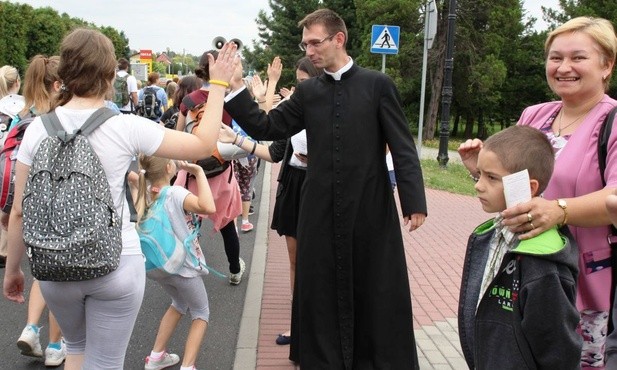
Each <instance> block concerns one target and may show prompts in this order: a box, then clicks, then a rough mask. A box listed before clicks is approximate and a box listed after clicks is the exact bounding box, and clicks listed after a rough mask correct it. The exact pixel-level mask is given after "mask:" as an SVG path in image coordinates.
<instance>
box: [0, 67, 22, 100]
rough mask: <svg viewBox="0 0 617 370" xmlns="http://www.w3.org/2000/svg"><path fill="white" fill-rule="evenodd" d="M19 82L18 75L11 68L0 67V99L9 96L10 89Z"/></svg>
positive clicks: (14, 69) (15, 70)
mask: <svg viewBox="0 0 617 370" xmlns="http://www.w3.org/2000/svg"><path fill="white" fill-rule="evenodd" d="M17 82H19V73H18V72H17V68H15V67H13V66H2V67H0V98H4V97H5V96H7V95H9V93H10V91H11V89H12V88H13V86H15V84H16V83H17Z"/></svg>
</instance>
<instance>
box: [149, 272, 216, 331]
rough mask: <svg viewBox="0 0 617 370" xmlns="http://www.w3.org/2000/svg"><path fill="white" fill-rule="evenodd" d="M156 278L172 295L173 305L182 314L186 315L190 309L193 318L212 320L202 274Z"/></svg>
mask: <svg viewBox="0 0 617 370" xmlns="http://www.w3.org/2000/svg"><path fill="white" fill-rule="evenodd" d="M155 280H156V282H157V283H158V284H159V285H160V286H161V287H162V288H163V289H164V290H165V291H166V292H167V294H169V296H171V305H172V306H173V308H175V309H176V311H178V312H179V313H180V314H182V315H185V314H186V312H187V311H189V312H190V313H191V319H192V320H195V319H202V320H204V321H206V322H208V321H209V320H210V306H209V304H208V293H207V292H206V286H205V285H204V281H203V280H202V279H201V276H196V277H192V278H185V277H182V276H179V275H170V276H167V277H164V278H157V279H155Z"/></svg>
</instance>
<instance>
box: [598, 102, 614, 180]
mask: <svg viewBox="0 0 617 370" xmlns="http://www.w3.org/2000/svg"><path fill="white" fill-rule="evenodd" d="M615 115H617V107H614V108H613V109H611V110H610V112H608V114H607V115H606V118H605V119H604V122H602V127H601V128H600V133H599V134H598V162H599V166H600V177H601V179H602V185H603V186H605V185H606V179H605V178H604V170H606V157H607V156H608V140H609V139H610V137H611V132H612V130H613V124H614V122H615Z"/></svg>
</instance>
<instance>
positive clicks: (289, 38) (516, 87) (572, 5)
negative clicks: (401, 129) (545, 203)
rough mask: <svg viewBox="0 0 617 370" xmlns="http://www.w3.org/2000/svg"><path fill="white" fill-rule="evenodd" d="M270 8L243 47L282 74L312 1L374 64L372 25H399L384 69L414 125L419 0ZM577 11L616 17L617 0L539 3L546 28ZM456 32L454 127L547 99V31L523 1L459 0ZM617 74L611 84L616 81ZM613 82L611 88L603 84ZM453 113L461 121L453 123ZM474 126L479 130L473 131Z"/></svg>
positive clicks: (439, 49) (483, 128) (434, 71)
mask: <svg viewBox="0 0 617 370" xmlns="http://www.w3.org/2000/svg"><path fill="white" fill-rule="evenodd" d="M269 4H270V11H271V14H270V15H268V13H266V12H265V11H263V10H262V11H261V12H260V13H259V16H258V18H257V20H256V21H257V23H258V25H259V31H260V33H259V36H260V40H259V41H256V42H254V43H253V48H252V50H247V51H246V52H245V56H246V57H247V58H246V59H247V62H248V63H247V64H248V65H249V68H253V69H256V70H258V71H263V70H265V68H266V66H267V63H268V62H270V61H271V60H272V57H274V55H280V56H281V57H282V58H283V61H284V66H285V67H286V72H285V74H284V76H285V77H284V79H283V81H284V82H283V83H284V84H287V83H288V82H289V81H291V79H292V78H291V75H292V71H291V68H289V67H290V66H293V62H294V61H295V59H296V58H297V57H299V56H301V53H299V51H298V50H297V47H296V44H297V43H298V41H299V40H300V39H301V37H302V34H301V30H299V29H298V28H297V22H298V21H299V20H300V19H302V18H303V17H304V16H305V15H306V14H308V13H310V12H312V11H313V10H314V9H316V8H317V7H318V6H319V7H328V8H331V9H333V10H334V11H336V12H337V13H339V14H340V15H341V16H342V17H343V19H345V21H346V24H347V27H348V31H349V41H348V45H347V50H348V53H349V54H350V55H351V56H352V57H353V58H354V61H355V62H356V63H358V64H359V65H361V66H364V67H367V68H372V69H376V70H379V69H381V62H382V56H381V55H377V54H371V53H370V50H369V49H370V37H371V28H372V25H376V24H377V25H397V26H400V29H401V33H400V40H399V45H398V47H399V53H398V54H397V55H388V56H387V59H386V73H387V74H388V75H389V76H390V77H391V78H392V79H393V80H394V82H395V83H396V85H397V87H398V89H399V92H400V96H401V101H402V104H403V108H404V109H405V112H406V114H407V117H408V119H409V121H410V129H412V130H413V129H414V128H415V127H416V122H417V118H418V117H419V113H418V112H419V110H420V108H421V107H420V104H419V100H420V99H419V98H420V94H421V91H420V88H421V83H422V81H421V77H422V76H421V72H422V57H423V43H424V34H423V33H424V13H425V7H426V5H427V1H426V0H355V1H352V0H322V1H317V0H310V1H308V2H302V3H300V2H296V1H291V0H270V3H269ZM449 5H450V1H449V0H437V1H436V7H437V11H438V21H437V23H438V26H437V34H436V35H435V39H434V42H433V48H432V49H431V50H430V51H429V54H428V80H427V91H426V94H427V106H426V107H425V108H426V111H427V114H425V122H424V123H423V124H424V135H423V136H424V137H425V138H428V139H430V138H433V137H434V135H435V133H436V132H437V124H438V118H439V114H438V113H439V110H440V108H441V107H440V104H441V95H442V90H443V80H444V57H445V52H446V45H447V37H448V35H447V29H448V12H449V9H448V7H449ZM580 15H589V16H599V17H603V18H606V19H610V20H614V19H617V2H615V1H607V0H560V7H559V9H544V17H543V18H544V19H545V20H547V21H548V22H549V23H550V24H552V26H553V27H555V26H556V25H557V24H561V23H563V22H564V21H566V20H568V19H570V18H572V17H575V16H580ZM455 22H456V27H455V29H456V32H455V35H454V37H455V39H454V45H455V47H454V73H453V100H452V105H451V113H452V116H453V120H452V122H454V123H455V124H456V125H455V127H454V129H453V130H452V132H453V134H457V135H463V136H467V137H470V136H476V135H479V136H486V135H489V134H491V133H492V131H495V130H498V129H501V128H503V127H506V126H508V125H511V124H513V123H514V122H516V121H517V120H518V117H519V116H520V113H521V111H522V110H523V109H524V108H525V107H526V106H529V105H532V104H536V103H539V102H542V101H547V100H551V99H553V98H554V97H553V96H552V93H551V92H550V90H549V89H548V86H547V84H546V79H545V73H544V50H543V48H544V40H545V38H546V33H547V32H546V31H540V32H539V31H536V30H535V29H534V23H535V19H533V18H529V17H527V16H526V14H524V10H523V1H522V0H501V1H493V0H458V1H457V8H456V17H455ZM616 84H617V79H614V80H613V85H614V86H617V85H616ZM613 91H617V89H614V88H613V89H611V92H613ZM459 122H461V124H462V125H464V127H463V128H464V129H463V130H459V127H458V126H457V125H458V123H459ZM476 127H478V131H476V132H474V130H475V128H476Z"/></svg>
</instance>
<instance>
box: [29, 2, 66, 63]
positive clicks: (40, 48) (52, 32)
mask: <svg viewBox="0 0 617 370" xmlns="http://www.w3.org/2000/svg"><path fill="white" fill-rule="evenodd" d="M65 33H66V28H65V25H64V24H63V23H62V21H61V18H60V15H59V14H58V12H57V11H55V10H54V9H52V8H50V7H46V8H37V9H34V10H33V11H32V16H31V18H29V21H28V35H27V40H28V41H29V42H28V50H27V52H26V56H27V57H28V59H30V58H32V57H33V56H35V55H37V54H43V55H47V56H51V55H57V54H58V50H59V49H60V43H61V42H62V37H64V34H65Z"/></svg>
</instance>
